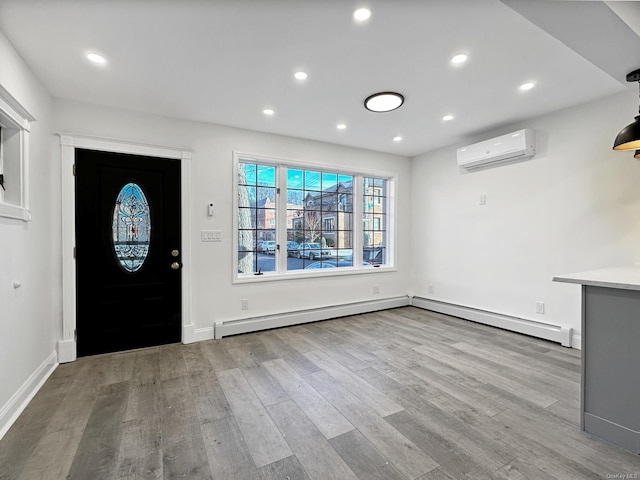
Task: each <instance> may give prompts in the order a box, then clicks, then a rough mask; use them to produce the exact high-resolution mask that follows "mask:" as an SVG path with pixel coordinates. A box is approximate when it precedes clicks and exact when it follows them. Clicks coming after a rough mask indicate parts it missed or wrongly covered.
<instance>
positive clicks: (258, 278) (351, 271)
mask: <svg viewBox="0 0 640 480" xmlns="http://www.w3.org/2000/svg"><path fill="white" fill-rule="evenodd" d="M396 271H397V268H396V267H393V266H390V265H386V266H380V267H368V268H349V267H341V268H335V269H333V268H327V269H324V271H322V272H318V271H315V272H314V271H311V272H310V271H304V270H296V271H291V272H287V273H274V272H263V273H262V274H261V275H245V276H242V277H235V278H234V279H233V283H234V284H244V283H261V282H276V281H281V280H300V279H303V278H315V279H319V278H325V277H344V276H349V275H371V274H378V273H384V272H396Z"/></svg>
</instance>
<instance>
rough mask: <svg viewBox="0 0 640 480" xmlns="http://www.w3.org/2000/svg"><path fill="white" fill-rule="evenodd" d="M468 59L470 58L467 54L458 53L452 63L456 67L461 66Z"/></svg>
mask: <svg viewBox="0 0 640 480" xmlns="http://www.w3.org/2000/svg"><path fill="white" fill-rule="evenodd" d="M468 58H469V57H468V56H467V54H466V53H458V54H457V55H454V57H453V58H452V59H451V63H453V64H454V65H460V64H463V63H464V62H466V61H467V59H468Z"/></svg>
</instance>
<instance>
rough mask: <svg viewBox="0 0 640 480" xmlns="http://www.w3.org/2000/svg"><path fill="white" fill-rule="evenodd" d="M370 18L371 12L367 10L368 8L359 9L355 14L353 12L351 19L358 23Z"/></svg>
mask: <svg viewBox="0 0 640 480" xmlns="http://www.w3.org/2000/svg"><path fill="white" fill-rule="evenodd" d="M370 16H371V10H369V9H368V8H359V9H357V10H356V11H355V12H353V18H355V19H356V20H357V21H359V22H364V21H365V20H369V17H370Z"/></svg>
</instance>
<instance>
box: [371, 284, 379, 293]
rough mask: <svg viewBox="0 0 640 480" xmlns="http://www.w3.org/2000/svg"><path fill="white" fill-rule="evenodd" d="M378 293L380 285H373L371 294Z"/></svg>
mask: <svg viewBox="0 0 640 480" xmlns="http://www.w3.org/2000/svg"><path fill="white" fill-rule="evenodd" d="M378 293H380V285H374V286H373V294H374V295H377V294H378Z"/></svg>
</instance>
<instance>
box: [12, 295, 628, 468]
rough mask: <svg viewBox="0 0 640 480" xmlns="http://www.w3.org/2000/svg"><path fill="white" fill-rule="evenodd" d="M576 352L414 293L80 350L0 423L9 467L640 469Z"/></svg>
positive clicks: (578, 353)
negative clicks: (256, 326) (221, 331)
mask: <svg viewBox="0 0 640 480" xmlns="http://www.w3.org/2000/svg"><path fill="white" fill-rule="evenodd" d="M579 370H580V352H579V351H577V350H572V349H567V348H563V347H561V346H559V345H556V344H553V343H549V342H545V341H542V340H538V339H534V338H530V337H526V336H522V335H518V334H514V333H511V332H507V331H503V330H498V329H494V328H491V327H486V326H483V325H479V324H475V323H471V322H467V321H464V320H459V319H455V318H451V317H447V316H444V315H439V314H434V313H430V312H426V311H423V310H420V309H417V308H413V307H405V308H399V309H394V310H388V311H384V312H376V313H369V314H363V315H356V316H352V317H346V318H341V319H335V320H329V321H325V322H318V323H313V324H305V325H299V326H295V327H289V328H282V329H277V330H271V331H265V332H258V333H252V334H247V335H240V336H236V337H228V338H224V339H222V340H212V341H207V342H201V343H196V344H191V345H168V346H164V347H158V348H150V349H144V350H138V351H134V352H125V353H119V354H112V355H103V356H97V357H89V358H83V359H80V360H78V361H77V362H74V363H71V364H66V365H61V366H60V367H58V369H57V370H56V371H55V372H54V373H53V375H52V377H51V378H50V379H49V380H48V381H47V382H46V384H45V385H44V387H43V388H42V390H41V391H40V392H39V393H38V394H37V396H36V397H35V398H34V400H33V401H32V402H31V404H30V405H29V406H28V407H27V409H26V410H25V411H24V413H23V414H22V415H21V416H20V418H19V419H18V421H17V422H16V423H15V424H14V426H13V427H12V428H11V430H10V431H9V432H8V433H7V434H6V435H5V437H4V439H3V440H1V441H0V479H3V480H6V479H20V480H25V479H27V480H47V479H55V480H59V479H80V480H98V479H194V480H196V479H233V480H242V479H252V480H259V479H262V480H272V479H273V480H275V479H280V480H294V479H319V480H328V479H336V480H348V479H354V480H357V479H379V480H400V479H420V480H434V479H463V478H464V479H466V478H475V479H492V478H499V479H504V478H509V479H528V480H529V479H533V480H536V479H563V480H564V479H580V480H582V479H591V478H594V479H595V478H627V479H630V478H640V456H637V455H633V454H631V453H628V452H625V451H623V450H621V449H618V448H616V447H613V446H611V445H608V444H606V443H604V442H602V441H599V440H597V439H595V438H593V437H590V436H589V435H587V434H584V433H582V432H581V431H580V430H579V427H578V409H579V376H580V374H579ZM612 374H614V373H613V372H612ZM639 401H640V399H639Z"/></svg>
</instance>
